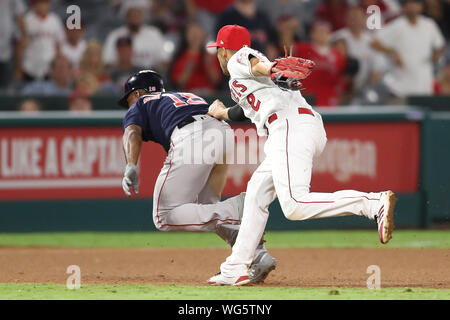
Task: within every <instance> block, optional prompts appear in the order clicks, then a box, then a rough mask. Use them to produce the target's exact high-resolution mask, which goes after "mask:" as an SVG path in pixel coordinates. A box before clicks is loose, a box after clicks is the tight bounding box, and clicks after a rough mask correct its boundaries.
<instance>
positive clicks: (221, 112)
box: [208, 99, 228, 120]
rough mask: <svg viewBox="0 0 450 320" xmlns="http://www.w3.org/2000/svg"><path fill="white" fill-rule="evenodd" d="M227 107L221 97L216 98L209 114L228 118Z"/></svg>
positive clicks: (219, 117)
mask: <svg viewBox="0 0 450 320" xmlns="http://www.w3.org/2000/svg"><path fill="white" fill-rule="evenodd" d="M226 111H227V107H225V105H224V104H223V103H222V101H220V100H219V99H216V100H214V102H213V103H212V104H211V105H210V106H209V109H208V114H209V115H210V116H212V117H214V118H216V119H219V120H228V119H227V118H226V116H225V115H226Z"/></svg>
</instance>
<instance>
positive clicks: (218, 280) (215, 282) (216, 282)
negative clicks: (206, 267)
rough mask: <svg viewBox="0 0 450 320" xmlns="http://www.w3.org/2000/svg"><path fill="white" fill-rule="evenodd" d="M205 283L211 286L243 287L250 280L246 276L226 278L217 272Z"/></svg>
mask: <svg viewBox="0 0 450 320" xmlns="http://www.w3.org/2000/svg"><path fill="white" fill-rule="evenodd" d="M207 282H208V284H210V285H212V286H244V285H246V284H248V283H250V278H249V276H248V274H245V275H240V276H236V277H226V276H224V275H222V273H220V272H219V273H217V274H216V275H214V276H212V277H211V278H209V279H208V281H207Z"/></svg>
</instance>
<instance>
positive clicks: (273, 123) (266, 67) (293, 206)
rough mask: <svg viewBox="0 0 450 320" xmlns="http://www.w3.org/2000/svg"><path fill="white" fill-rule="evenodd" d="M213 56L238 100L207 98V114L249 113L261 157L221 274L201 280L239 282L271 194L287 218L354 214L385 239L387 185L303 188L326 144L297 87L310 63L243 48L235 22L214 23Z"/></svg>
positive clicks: (389, 226)
mask: <svg viewBox="0 0 450 320" xmlns="http://www.w3.org/2000/svg"><path fill="white" fill-rule="evenodd" d="M210 46H212V47H217V57H218V59H219V62H220V66H221V68H222V71H223V73H224V74H225V75H229V76H230V81H229V86H230V91H231V96H232V98H233V100H234V101H235V102H237V103H238V104H239V105H237V106H235V107H232V108H229V109H227V108H225V107H224V106H223V105H221V104H219V103H215V104H213V105H211V107H210V111H209V114H210V115H212V116H214V117H216V118H218V119H221V120H227V119H232V120H236V119H239V118H242V117H244V116H245V117H247V118H250V119H251V121H252V122H253V123H254V124H255V125H256V128H257V130H258V134H259V135H268V139H267V142H266V144H265V146H264V152H265V156H266V158H265V159H264V161H263V162H262V163H261V164H260V166H259V167H258V168H257V169H256V171H255V172H254V173H253V175H252V177H251V179H250V181H249V183H248V185H247V194H246V197H245V202H244V212H243V218H242V221H241V227H240V231H239V234H238V237H237V240H236V243H235V245H234V246H233V250H232V254H231V256H229V257H228V258H227V259H226V261H225V262H224V263H223V264H222V265H221V268H220V269H221V273H220V274H217V275H215V276H213V277H211V278H210V279H209V280H208V283H209V284H212V285H245V284H247V283H249V282H250V280H249V273H248V268H247V266H249V265H250V263H251V261H252V259H253V256H254V253H255V249H256V247H257V245H258V243H259V239H260V238H261V236H262V234H263V231H264V228H265V225H266V222H267V218H268V214H269V212H268V207H269V204H270V203H271V202H272V201H273V200H274V199H275V197H278V200H279V202H280V205H281V208H282V210H283V213H284V215H285V216H286V218H287V219H289V220H306V219H315V218H327V217H339V216H345V215H351V214H354V215H359V216H364V217H366V218H368V219H372V220H376V221H377V223H378V232H379V238H380V241H381V243H387V242H388V241H389V239H390V238H391V234H392V230H393V228H394V221H393V214H394V206H395V201H396V198H395V196H394V194H393V193H392V192H391V191H386V192H373V193H364V192H359V191H353V190H343V191H337V192H335V193H312V192H310V191H309V188H310V181H311V172H312V165H313V157H314V156H317V155H319V154H320V153H321V152H322V150H323V149H324V147H325V144H326V141H327V138H326V133H325V129H324V126H323V123H322V117H321V116H320V114H319V113H318V112H316V111H314V110H313V109H312V107H311V106H310V105H309V104H308V103H307V102H306V100H305V99H304V98H303V97H302V95H301V93H300V91H299V89H300V88H301V80H303V79H305V78H306V77H307V76H308V75H309V74H310V72H311V69H312V68H313V67H314V62H312V61H309V60H305V59H301V58H295V57H286V58H281V59H277V60H275V62H274V63H272V62H270V61H269V60H268V59H267V58H266V57H265V56H264V55H263V54H261V53H260V52H258V51H256V50H253V49H251V48H250V35H249V32H248V31H247V30H246V29H245V28H243V27H240V26H237V25H228V26H224V27H223V28H222V29H220V31H219V33H218V35H217V41H216V43H214V44H211V45H210Z"/></svg>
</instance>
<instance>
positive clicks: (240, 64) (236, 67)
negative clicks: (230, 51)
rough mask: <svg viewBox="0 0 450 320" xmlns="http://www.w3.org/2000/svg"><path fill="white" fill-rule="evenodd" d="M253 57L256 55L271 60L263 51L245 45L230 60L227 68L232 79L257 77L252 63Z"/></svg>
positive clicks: (264, 59)
mask: <svg viewBox="0 0 450 320" xmlns="http://www.w3.org/2000/svg"><path fill="white" fill-rule="evenodd" d="M251 57H256V58H258V59H259V60H263V61H267V62H270V61H269V59H267V58H266V56H264V55H263V54H262V53H261V52H259V51H256V50H254V49H251V48H249V47H243V48H242V49H240V50H239V51H238V52H236V53H235V54H234V55H233V56H232V57H231V59H230V60H229V61H228V65H227V68H228V72H229V73H230V77H231V78H232V79H246V78H254V77H255V76H254V75H253V73H252V64H251V63H250V59H251Z"/></svg>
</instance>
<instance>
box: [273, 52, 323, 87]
mask: <svg viewBox="0 0 450 320" xmlns="http://www.w3.org/2000/svg"><path fill="white" fill-rule="evenodd" d="M314 66H315V63H314V61H311V60H307V59H302V58H297V57H291V56H289V57H285V58H279V59H275V61H274V63H273V64H272V69H271V70H272V74H271V75H270V78H271V79H272V81H273V82H274V83H275V84H276V85H277V86H279V87H280V88H282V89H289V90H300V89H301V88H302V87H303V85H302V83H301V80H304V79H306V78H307V77H308V76H309V75H310V74H311V70H312V69H313V68H314ZM274 69H276V71H275V72H274Z"/></svg>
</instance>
